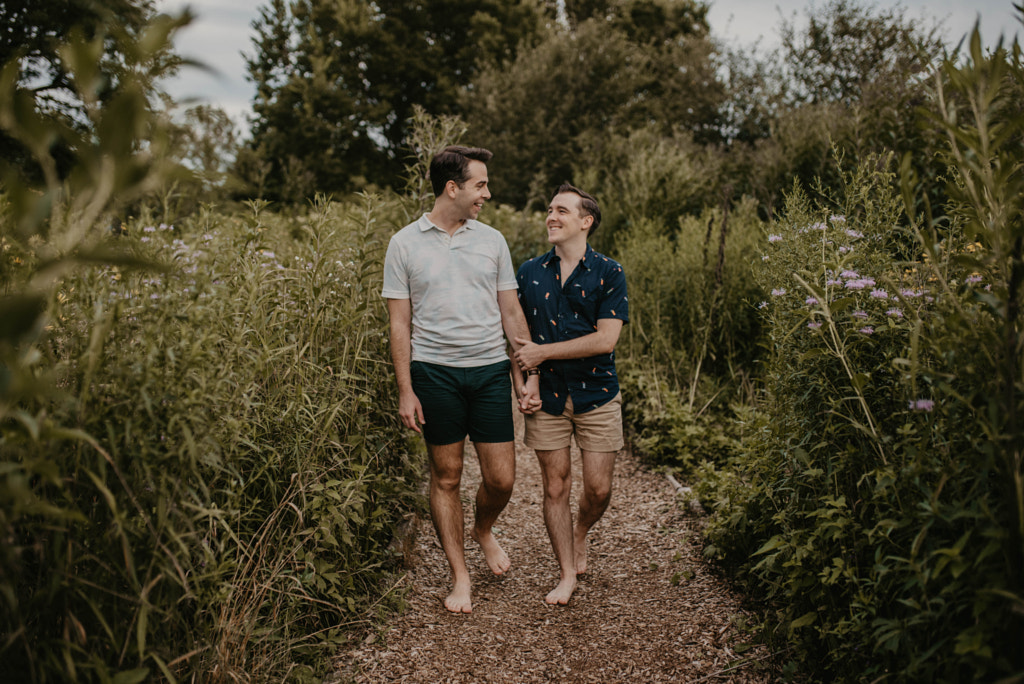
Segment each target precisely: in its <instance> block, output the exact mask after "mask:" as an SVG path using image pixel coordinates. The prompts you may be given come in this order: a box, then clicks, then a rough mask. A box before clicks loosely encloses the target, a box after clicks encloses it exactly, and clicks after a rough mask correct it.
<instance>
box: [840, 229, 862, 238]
mask: <svg viewBox="0 0 1024 684" xmlns="http://www.w3.org/2000/svg"><path fill="white" fill-rule="evenodd" d="M844 232H845V233H846V234H847V235H849V236H850V237H852V238H853V239H854V240H856V239H857V238H862V237H864V233H861V232H860V231H856V230H852V229H850V228H847V229H846V230H845V231H844Z"/></svg>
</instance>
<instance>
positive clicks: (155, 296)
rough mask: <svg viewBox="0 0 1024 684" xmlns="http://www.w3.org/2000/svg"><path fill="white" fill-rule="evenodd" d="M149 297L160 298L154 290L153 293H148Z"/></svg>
mask: <svg viewBox="0 0 1024 684" xmlns="http://www.w3.org/2000/svg"><path fill="white" fill-rule="evenodd" d="M149 298H150V299H160V295H158V294H157V293H156V292H154V293H153V294H151V295H149Z"/></svg>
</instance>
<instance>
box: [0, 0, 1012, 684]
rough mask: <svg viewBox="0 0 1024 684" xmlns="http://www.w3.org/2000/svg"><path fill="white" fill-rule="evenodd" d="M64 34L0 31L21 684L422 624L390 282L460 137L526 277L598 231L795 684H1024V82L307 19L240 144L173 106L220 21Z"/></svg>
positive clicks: (630, 10) (847, 50) (11, 568)
mask: <svg viewBox="0 0 1024 684" xmlns="http://www.w3.org/2000/svg"><path fill="white" fill-rule="evenodd" d="M441 5H443V6H444V7H443V8H442V7H441ZM61 8H62V11H61V12H52V13H44V14H42V15H41V14H39V13H38V11H37V8H35V6H34V5H32V3H28V4H24V3H22V4H19V3H7V4H5V5H4V6H3V7H2V8H0V16H3V18H5V19H9V20H10V21H9V22H8V24H9V25H11V26H17V27H18V28H19V29H24V30H19V31H9V32H7V33H5V34H4V36H3V37H2V40H0V43H2V44H0V54H2V56H3V57H4V63H5V67H4V71H3V73H2V78H0V86H2V92H0V131H2V133H0V145H2V146H3V149H4V150H5V153H4V154H3V155H0V158H2V160H3V176H2V181H0V183H2V193H0V197H2V200H0V219H2V222H0V226H2V232H0V288H2V292H0V449H2V455H3V459H2V461H0V535H2V539H3V540H4V543H3V546H2V553H0V601H2V602H3V605H4V610H3V611H2V616H0V620H2V621H3V622H2V624H3V628H2V637H3V638H2V641H0V673H2V674H8V673H18V675H19V676H22V677H23V676H24V675H25V673H28V676H29V678H30V679H31V680H32V681H68V680H100V681H118V682H131V681H142V680H143V679H145V678H147V677H150V678H154V677H155V678H163V679H167V680H177V679H188V678H193V677H197V678H200V679H203V680H204V681H222V680H228V679H238V678H241V679H246V678H252V679H275V680H277V679H281V680H287V679H291V680H315V679H317V678H320V677H322V676H323V674H324V673H325V668H326V667H328V663H329V656H330V654H332V653H333V652H335V650H336V649H337V648H338V647H339V646H340V645H342V644H344V643H346V642H347V641H348V640H350V639H354V638H357V636H358V635H360V633H361V632H363V631H365V630H367V629H372V627H373V625H374V624H375V622H376V621H377V620H378V619H380V618H381V616H382V615H385V614H386V613H387V612H388V611H389V610H393V609H396V608H399V607H400V604H401V597H400V596H398V595H397V594H396V593H395V592H394V591H393V586H394V583H395V577H396V575H395V573H397V572H400V568H399V567H398V565H397V561H398V559H399V555H398V554H397V553H396V551H395V548H394V545H393V544H392V541H393V539H394V538H395V536H396V534H398V533H399V530H400V528H401V525H402V521H403V520H404V519H406V518H407V516H409V515H411V514H413V513H414V512H415V511H418V510H421V509H422V505H423V503H422V501H421V500H420V498H419V495H418V494H417V491H418V486H419V482H420V480H421V478H422V476H423V475H422V464H421V458H420V456H419V449H418V447H417V445H416V444H413V443H408V442H407V441H406V440H405V438H404V437H403V435H402V432H401V430H400V428H399V425H398V423H397V421H396V420H395V410H394V409H395V406H394V404H393V402H394V393H393V392H392V391H390V389H389V388H390V387H391V382H392V381H391V377H392V375H391V371H390V366H389V362H388V354H387V348H386V339H385V336H384V332H385V330H386V322H385V318H384V312H383V309H382V302H381V301H380V298H379V296H378V289H377V288H378V287H379V277H380V276H379V270H380V266H381V263H380V262H381V258H382V245H384V244H386V239H387V237H388V235H390V233H392V232H393V231H394V230H395V229H397V228H399V227H401V226H402V225H405V224H406V223H407V222H409V221H410V220H412V219H413V218H414V217H415V216H416V215H418V213H419V212H421V211H422V210H423V209H424V208H425V207H426V206H427V205H428V203H429V200H430V198H429V197H428V193H427V192H426V189H427V186H426V185H425V183H424V176H425V168H426V167H425V162H426V160H427V159H428V158H429V157H430V155H431V154H432V152H433V151H435V150H437V149H439V148H440V147H442V146H443V145H445V144H448V143H453V142H458V141H463V142H467V143H469V144H483V145H485V146H487V147H489V148H491V149H493V150H494V151H495V152H496V153H497V156H496V157H495V162H494V164H493V170H492V183H493V193H494V201H493V202H492V203H489V204H488V206H487V207H486V210H485V213H484V215H483V219H484V220H485V221H487V222H489V223H491V224H492V225H495V226H496V227H499V228H500V229H501V230H502V231H503V232H504V233H505V235H506V238H507V240H508V242H509V246H510V248H511V250H512V254H513V258H514V259H515V261H516V263H520V262H521V261H523V260H525V259H526V258H528V257H530V256H533V255H535V254H537V253H539V252H541V251H544V250H546V249H548V245H547V244H546V241H545V239H544V234H543V230H542V225H543V209H544V207H545V205H546V202H547V199H548V195H549V193H550V190H551V189H552V188H553V187H555V186H557V184H558V183H560V182H562V181H564V180H569V181H572V182H575V183H576V184H578V185H580V186H581V187H584V188H585V189H587V190H588V191H590V192H592V193H594V194H595V195H596V196H597V197H598V198H599V200H600V201H601V204H602V206H603V208H604V215H605V220H604V222H603V227H602V229H601V231H600V232H599V233H598V234H597V235H596V236H595V238H594V244H595V247H596V248H598V249H599V250H601V251H603V252H605V253H608V254H609V255H611V256H613V257H615V258H616V259H618V260H619V261H620V262H621V263H623V265H624V266H625V267H626V269H627V272H628V273H629V278H630V290H631V298H632V300H633V302H632V306H631V314H632V321H631V323H630V325H629V326H628V327H627V328H626V329H625V331H624V335H623V338H622V340H621V342H620V345H619V348H618V349H617V352H616V354H617V357H618V365H619V369H620V374H621V377H622V380H623V389H624V394H625V397H626V401H625V404H624V408H625V412H626V418H627V423H628V424H629V430H630V437H631V442H632V443H633V445H634V447H635V448H636V449H638V450H639V451H640V452H641V453H642V454H643V455H644V457H645V458H646V459H647V461H648V462H649V463H650V464H651V466H652V467H657V468H662V469H665V470H667V471H670V472H672V473H674V474H675V475H676V476H678V477H680V478H684V479H689V480H690V481H691V482H692V483H693V484H694V485H695V489H696V491H697V492H698V495H699V496H700V498H701V500H702V502H703V504H704V506H705V507H706V508H708V509H710V511H711V515H712V517H711V521H710V524H709V526H708V531H707V546H706V552H707V554H708V556H709V557H711V558H713V559H715V560H716V561H717V562H719V563H720V567H721V568H722V569H723V571H725V572H728V573H730V574H731V576H733V577H734V578H735V579H736V581H737V583H738V585H739V586H740V587H742V588H744V589H745V591H746V592H747V594H748V596H750V597H751V599H752V600H756V601H758V603H759V605H760V606H761V607H762V609H763V614H764V622H763V624H762V625H761V628H760V631H759V638H762V639H764V640H766V641H767V642H768V643H769V644H771V645H772V647H773V649H772V650H773V652H774V653H776V654H777V657H776V662H773V663H771V667H772V668H773V671H774V672H775V673H776V674H777V675H778V676H779V677H780V678H783V679H795V680H811V681H819V680H821V681H823V680H840V681H875V680H888V681H964V680H969V679H978V680H983V681H992V680H999V679H1000V678H1002V679H1003V680H1005V681H1020V680H1021V679H1022V678H1024V662H1022V661H1021V656H1020V654H1021V653H1024V649H1021V645H1022V644H1020V637H1019V635H1020V634H1024V629H1022V628H1021V627H1022V626H1021V624H1020V620H1021V618H1020V615H1021V614H1022V613H1024V602H1022V599H1021V597H1022V596H1024V588H1022V587H1021V577H1024V572H1022V568H1024V547H1022V542H1021V540H1022V538H1024V475H1022V465H1021V443H1022V436H1021V431H1022V428H1021V421H1020V409H1021V401H1020V383H1019V377H1020V368H1021V350H1022V342H1021V334H1020V320H1019V318H1020V301H1019V300H1020V291H1021V284H1022V282H1021V281H1022V277H1024V270H1022V267H1021V250H1022V248H1021V244H1022V242H1021V216H1022V213H1021V206H1020V202H1021V197H1024V192H1022V189H1021V154H1020V150H1021V139H1022V138H1021V127H1022V125H1024V123H1022V121H1024V119H1022V113H1021V109H1020V103H1021V102H1022V101H1024V100H1022V98H1021V96H1020V95H1021V92H1022V80H1024V79H1022V73H1024V72H1022V70H1021V66H1020V52H1019V48H1018V46H1017V45H1012V46H1009V47H1008V49H1006V50H1001V51H997V52H996V53H995V54H983V53H982V50H981V48H980V39H978V38H975V40H974V41H973V42H972V43H970V44H968V45H966V46H965V48H964V49H963V50H962V51H960V52H958V53H952V52H950V50H951V48H950V46H945V45H943V44H942V43H941V42H940V41H939V40H938V39H937V38H936V33H935V31H934V27H928V26H922V25H920V24H919V23H915V22H912V21H910V20H908V19H907V18H906V16H905V15H904V13H903V12H902V11H901V10H899V9H896V10H886V9H877V8H875V7H872V6H864V5H861V4H858V3H856V2H853V1H852V0H831V1H830V2H827V3H825V4H824V5H821V6H812V7H810V8H809V9H808V10H807V13H806V14H807V18H808V23H807V26H806V27H805V28H800V29H797V28H796V26H797V24H796V23H795V22H794V23H792V24H786V25H785V26H784V28H783V33H782V38H783V41H782V46H781V47H780V48H779V49H778V51H776V52H775V53H772V54H767V55H765V54H758V53H756V52H743V51H737V50H733V49H730V48H729V47H728V46H723V45H719V44H716V43H715V42H714V41H713V40H712V39H711V38H710V30H709V26H708V23H707V10H706V6H705V5H704V4H703V3H701V2H696V1H694V0H583V1H576V0H573V1H571V2H565V3H557V2H554V1H553V0H520V1H517V2H483V3H481V2H474V3H465V2H461V3H460V2H456V3H451V2H446V3H440V4H438V3H430V2H427V3H423V2H418V3H414V2H404V1H400V0H399V1H395V2H386V3H381V2H377V3H368V2H362V1H357V0H352V1H349V0H345V1H344V2H324V1H323V0H303V2H297V3H284V2H282V1H279V0H271V1H270V2H268V3H267V4H266V5H265V6H264V7H263V8H262V12H261V17H260V19H259V20H258V21H257V22H256V25H255V26H254V27H253V29H254V39H253V43H254V47H255V56H254V57H253V58H252V59H251V61H250V63H249V69H250V75H251V77H252V79H253V81H254V83H255V84H256V86H257V91H258V94H257V97H256V100H255V101H254V103H253V104H254V112H255V116H254V120H253V121H252V122H251V128H250V134H249V135H248V136H247V137H245V138H244V139H243V138H242V137H241V136H239V135H237V132H236V131H235V130H234V129H233V125H232V123H231V122H230V119H228V117H227V116H226V115H225V114H224V113H223V112H220V111H218V110H216V109H215V108H209V107H191V108H188V109H186V110H185V112H184V113H182V112H181V109H182V107H181V105H180V104H179V103H175V102H173V101H172V100H171V99H170V98H168V97H167V96H166V95H164V94H162V93H160V92H159V89H158V88H157V87H156V83H157V82H158V80H157V79H158V77H159V76H160V75H161V74H165V73H167V72H168V70H173V69H175V68H179V67H181V66H182V62H181V60H180V59H179V58H178V57H177V56H176V55H175V54H174V50H173V38H174V34H175V31H176V30H178V29H179V28H180V27H181V26H183V25H185V24H187V23H188V21H189V16H188V15H187V14H185V15H182V16H179V17H165V16H159V15H156V14H155V13H154V12H153V7H152V5H151V3H149V2H145V1H142V0H139V1H133V0H127V1H126V2H124V3H122V4H121V5H109V3H108V5H106V6H105V9H102V10H98V9H96V8H95V7H93V6H91V5H89V6H88V7H87V6H85V5H82V6H79V4H77V3H74V2H69V3H62V4H61ZM104 27H113V28H110V29H105V28H104ZM851 283H853V284H852V285H851Z"/></svg>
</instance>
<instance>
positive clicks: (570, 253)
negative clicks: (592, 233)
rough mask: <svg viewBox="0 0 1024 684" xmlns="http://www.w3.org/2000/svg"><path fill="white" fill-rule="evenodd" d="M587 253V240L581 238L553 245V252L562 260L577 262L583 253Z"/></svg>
mask: <svg viewBox="0 0 1024 684" xmlns="http://www.w3.org/2000/svg"><path fill="white" fill-rule="evenodd" d="M586 253H587V241H586V240H581V241H579V242H576V241H574V242H572V243H565V244H561V245H555V254H556V255H557V256H558V258H559V259H561V260H562V261H564V262H568V263H572V264H575V263H578V262H579V261H580V260H581V259H582V258H583V257H584V255H585V254H586Z"/></svg>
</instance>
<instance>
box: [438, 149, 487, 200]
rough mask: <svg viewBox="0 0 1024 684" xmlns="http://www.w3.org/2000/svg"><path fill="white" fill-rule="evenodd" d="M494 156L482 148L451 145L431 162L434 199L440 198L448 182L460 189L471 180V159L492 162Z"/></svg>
mask: <svg viewBox="0 0 1024 684" xmlns="http://www.w3.org/2000/svg"><path fill="white" fill-rule="evenodd" d="M493 156H494V155H493V154H492V153H491V152H490V150H485V149H484V148H482V147H462V146H461V145H450V146H448V147H446V148H444V149H443V150H441V151H440V152H438V153H437V154H435V155H434V158H433V159H431V160H430V172H429V178H430V187H431V188H432V189H433V190H434V197H440V196H441V194H442V193H443V192H444V189H445V186H446V185H448V181H455V184H456V185H458V186H459V187H460V188H461V187H462V186H463V184H465V182H466V181H467V180H469V161H470V160H471V159H473V160H476V161H480V162H484V163H485V164H486V163H487V162H488V161H490V159H491V157H493Z"/></svg>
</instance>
